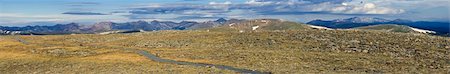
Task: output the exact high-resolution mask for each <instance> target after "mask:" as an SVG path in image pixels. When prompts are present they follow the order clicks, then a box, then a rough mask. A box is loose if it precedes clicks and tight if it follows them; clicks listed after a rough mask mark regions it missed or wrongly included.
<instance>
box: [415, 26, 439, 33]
mask: <svg viewBox="0 0 450 74" xmlns="http://www.w3.org/2000/svg"><path fill="white" fill-rule="evenodd" d="M411 29H412V30H414V31H416V32H420V33H432V34H434V33H436V32H434V31H430V30H424V29H418V28H413V27H411Z"/></svg>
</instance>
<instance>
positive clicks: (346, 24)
mask: <svg viewBox="0 0 450 74" xmlns="http://www.w3.org/2000/svg"><path fill="white" fill-rule="evenodd" d="M307 24H311V25H316V26H323V27H327V28H333V29H350V28H357V27H364V26H372V25H380V24H397V25H405V26H409V27H414V28H418V29H424V30H431V31H435V32H436V34H439V35H442V34H449V33H450V23H448V22H429V21H410V20H403V19H395V20H387V19H383V18H368V17H353V18H347V19H336V20H320V19H318V20H313V21H310V22H308V23H307Z"/></svg>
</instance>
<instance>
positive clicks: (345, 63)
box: [0, 20, 450, 74]
mask: <svg viewBox="0 0 450 74" xmlns="http://www.w3.org/2000/svg"><path fill="white" fill-rule="evenodd" d="M255 26H259V27H257V28H256V29H254V27H255ZM291 26H292V27H291ZM305 26H306V25H301V24H298V23H290V22H285V21H281V20H272V21H271V22H267V21H266V22H263V21H261V20H253V21H247V22H246V23H236V24H235V25H231V26H230V25H224V26H222V27H216V28H210V29H200V30H183V31H154V32H142V33H131V34H109V35H95V34H79V35H51V36H46V35H44V36H18V38H17V37H14V36H1V37H0V38H1V39H0V40H2V41H1V42H0V44H1V47H0V51H1V52H0V53H2V54H1V55H0V59H3V60H1V63H0V72H1V73H34V72H36V73H91V72H92V73H109V72H111V73H226V74H229V73H236V72H237V71H235V70H225V69H222V68H221V67H215V66H207V67H203V66H200V67H199V66H192V65H186V64H184V65H183V64H173V63H162V62H158V61H154V60H151V59H147V58H146V56H144V55H139V54H138V53H135V52H133V51H130V49H136V50H143V51H148V52H150V53H149V54H154V55H156V56H157V57H161V58H163V59H170V60H176V61H184V62H193V63H204V64H214V65H225V66H230V67H235V68H239V69H248V70H253V71H262V72H270V73H274V74H290V73H448V72H450V71H449V70H448V69H449V68H450V59H449V58H450V50H449V49H450V38H446V37H438V36H430V35H425V34H410V33H396V32H383V31H371V30H319V29H310V27H305ZM239 30H245V32H240V31H239ZM247 31H250V32H247ZM24 41H26V42H24Z"/></svg>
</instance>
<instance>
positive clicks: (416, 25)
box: [0, 17, 450, 35]
mask: <svg viewBox="0 0 450 74" xmlns="http://www.w3.org/2000/svg"><path fill="white" fill-rule="evenodd" d="M309 24H310V25H309ZM385 24H390V25H385ZM378 25H380V26H378ZM314 28H316V29H327V30H331V29H366V30H386V31H389V32H408V33H410V32H413V33H418V32H420V33H433V34H438V35H445V34H447V35H448V34H449V33H450V32H449V23H444V22H426V21H418V22H414V21H410V20H402V19H396V20H387V19H382V18H361V17H353V18H348V19H336V20H331V21H326V20H313V21H310V22H308V23H307V24H302V23H296V22H289V21H283V20H279V19H255V20H244V19H228V20H227V19H224V18H220V19H217V20H214V21H206V22H194V21H182V22H172V21H157V20H154V21H150V22H147V21H134V22H125V23H115V22H99V23H95V24H93V25H80V24H78V23H68V24H56V25H53V26H25V27H5V26H0V34H3V35H10V34H20V35H30V34H33V35H54V34H110V33H132V32H142V31H158V30H194V29H208V30H238V31H240V32H245V31H252V30H256V31H258V30H291V29H314Z"/></svg>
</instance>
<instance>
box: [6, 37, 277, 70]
mask: <svg viewBox="0 0 450 74" xmlns="http://www.w3.org/2000/svg"><path fill="white" fill-rule="evenodd" d="M14 38H15V39H16V40H17V41H19V42H21V43H23V44H25V45H28V44H29V43H28V42H27V41H26V40H23V39H22V38H20V37H19V36H14ZM114 48H121V49H125V50H131V51H135V52H136V53H138V54H140V55H142V56H145V57H147V58H148V59H150V60H153V61H156V62H161V63H171V64H177V65H192V66H198V67H215V68H218V69H224V70H231V71H235V72H239V73H242V74H271V73H270V72H261V71H255V70H248V69H240V68H235V67H231V66H224V65H214V64H205V63H194V62H185V61H175V60H170V59H163V58H160V57H158V56H156V55H154V54H151V53H149V52H148V51H145V50H139V49H132V48H125V47H116V46H114Z"/></svg>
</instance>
